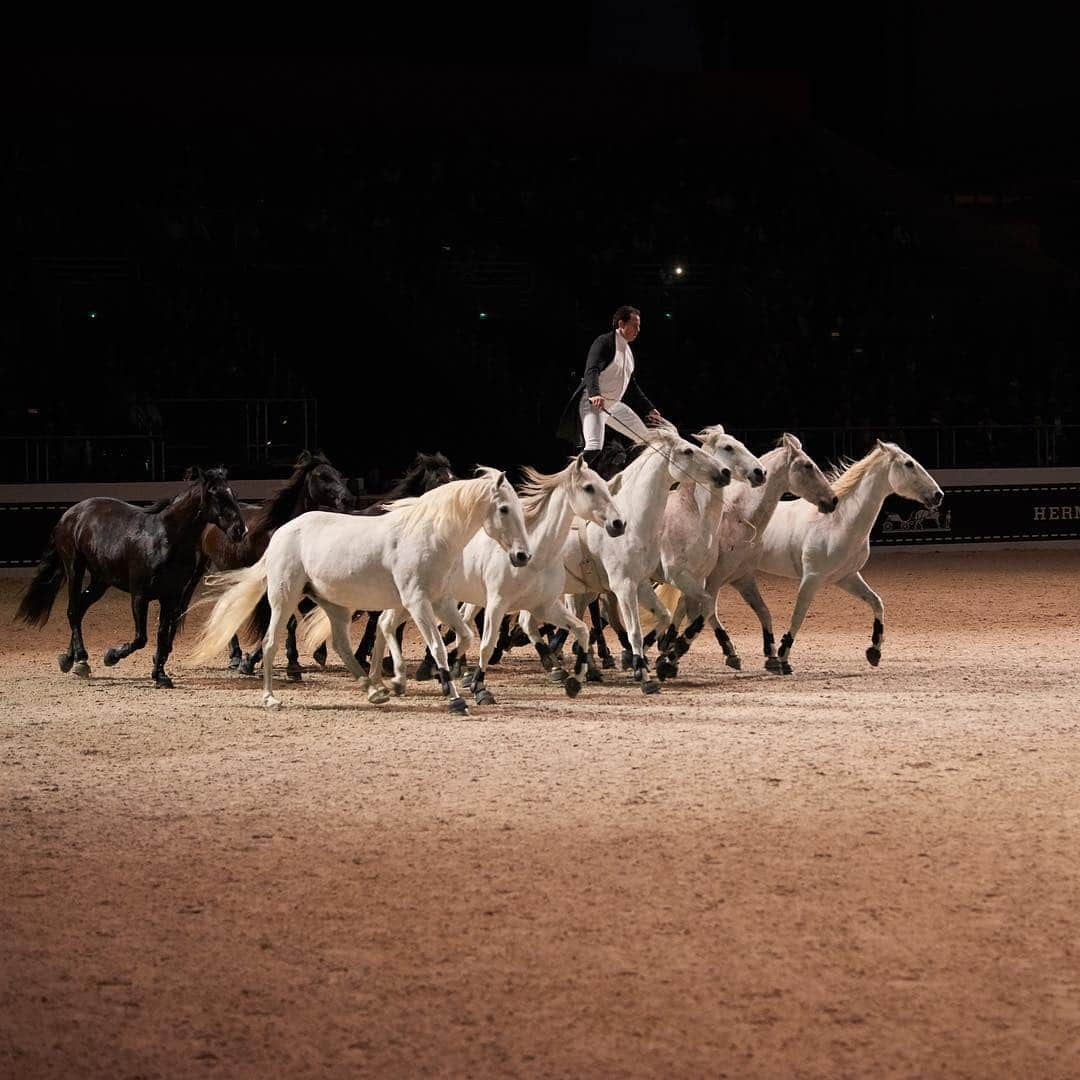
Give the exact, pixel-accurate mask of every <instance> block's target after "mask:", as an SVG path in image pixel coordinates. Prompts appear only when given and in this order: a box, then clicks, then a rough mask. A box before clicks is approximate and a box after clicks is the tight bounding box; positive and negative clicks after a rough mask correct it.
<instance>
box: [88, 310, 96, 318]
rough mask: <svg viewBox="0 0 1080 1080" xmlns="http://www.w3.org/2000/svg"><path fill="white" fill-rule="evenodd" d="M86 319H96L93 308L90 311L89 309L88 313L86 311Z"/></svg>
mask: <svg viewBox="0 0 1080 1080" xmlns="http://www.w3.org/2000/svg"><path fill="white" fill-rule="evenodd" d="M86 317H87V318H88V319H96V318H97V312H96V311H95V310H94V309H93V308H91V309H90V310H89V311H88V312H87V313H86Z"/></svg>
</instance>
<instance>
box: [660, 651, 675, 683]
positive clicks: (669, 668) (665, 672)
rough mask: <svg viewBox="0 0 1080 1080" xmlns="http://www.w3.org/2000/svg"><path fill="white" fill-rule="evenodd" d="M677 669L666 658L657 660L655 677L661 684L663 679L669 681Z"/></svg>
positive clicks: (662, 657)
mask: <svg viewBox="0 0 1080 1080" xmlns="http://www.w3.org/2000/svg"><path fill="white" fill-rule="evenodd" d="M676 671H677V668H676V667H675V665H674V664H673V663H672V662H671V660H669V659H668V658H667V657H666V656H661V657H658V658H657V661H656V677H657V678H658V679H659V680H660V681H661V682H663V681H664V680H665V679H670V678H671V677H672V676H673V675H675V674H676Z"/></svg>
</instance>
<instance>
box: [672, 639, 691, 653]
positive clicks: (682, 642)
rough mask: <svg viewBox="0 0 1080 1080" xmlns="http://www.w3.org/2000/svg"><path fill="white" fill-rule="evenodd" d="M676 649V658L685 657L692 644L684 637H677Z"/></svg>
mask: <svg viewBox="0 0 1080 1080" xmlns="http://www.w3.org/2000/svg"><path fill="white" fill-rule="evenodd" d="M674 649H675V655H676V656H685V655H686V654H687V653H688V652H689V651H690V642H689V641H687V640H686V638H684V637H677V638H676V639H675V645H674Z"/></svg>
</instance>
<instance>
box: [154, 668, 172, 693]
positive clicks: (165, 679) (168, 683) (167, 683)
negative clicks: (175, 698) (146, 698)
mask: <svg viewBox="0 0 1080 1080" xmlns="http://www.w3.org/2000/svg"><path fill="white" fill-rule="evenodd" d="M154 685H155V686H156V687H157V688H158V689H159V690H171V689H172V688H173V682H172V679H170V678H169V676H168V675H166V674H165V672H164V671H163V672H162V673H161V674H160V675H155V676H154Z"/></svg>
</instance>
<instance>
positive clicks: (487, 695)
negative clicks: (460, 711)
mask: <svg viewBox="0 0 1080 1080" xmlns="http://www.w3.org/2000/svg"><path fill="white" fill-rule="evenodd" d="M459 700H460V699H459ZM476 704H477V705H494V704H495V695H494V694H493V693H492V692H491V691H490V690H488V689H487V687H484V688H482V689H481V691H480V693H479V694H477V695H476Z"/></svg>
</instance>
